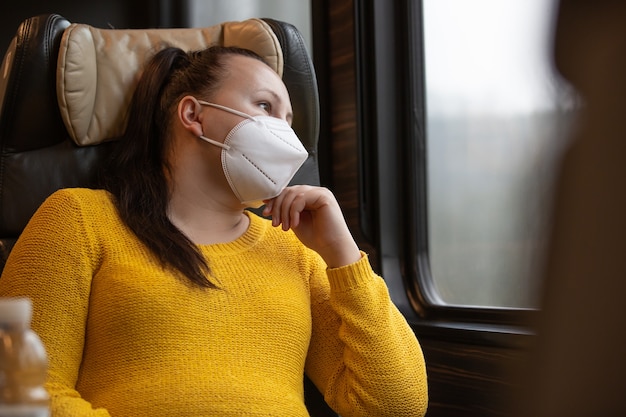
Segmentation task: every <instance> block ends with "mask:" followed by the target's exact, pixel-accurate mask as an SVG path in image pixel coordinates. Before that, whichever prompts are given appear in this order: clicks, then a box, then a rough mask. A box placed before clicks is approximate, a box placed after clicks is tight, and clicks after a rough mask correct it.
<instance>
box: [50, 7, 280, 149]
mask: <svg viewBox="0 0 626 417" xmlns="http://www.w3.org/2000/svg"><path fill="white" fill-rule="evenodd" d="M211 45H223V46H237V47H241V48H246V49H250V50H252V51H254V52H256V53H257V54H259V55H260V56H261V57H263V58H264V60H265V61H266V62H267V63H268V64H269V65H270V67H271V68H272V69H274V70H275V71H276V72H277V73H278V75H280V76H281V77H282V72H283V55H282V50H281V46H280V43H279V41H278V39H277V37H276V35H275V34H274V32H273V31H272V29H271V28H270V26H269V25H268V24H267V23H265V22H264V21H262V20H260V19H248V20H244V21H241V22H226V23H222V24H219V25H216V26H211V27H208V28H185V29H99V28H94V27H92V26H89V25H85V24H71V25H70V26H69V27H68V28H67V29H66V30H65V32H64V33H63V38H62V40H61V46H60V50H59V60H58V66H57V99H58V102H59V108H60V111H61V117H62V119H63V123H64V124H65V126H66V128H67V131H68V133H69V135H70V137H71V138H72V139H73V140H74V142H76V144H77V145H79V146H85V145H94V144H97V143H100V142H102V141H105V140H109V139H113V138H116V137H119V136H121V135H122V134H123V133H124V130H125V128H126V117H127V110H128V107H129V105H130V100H131V97H132V95H133V92H134V91H135V86H136V83H137V81H138V80H139V77H140V75H141V71H142V68H143V66H144V65H145V63H146V62H147V61H148V60H149V59H150V58H151V57H152V56H153V55H154V54H156V53H157V52H158V51H159V50H161V49H163V48H165V47H167V46H175V47H179V48H181V49H183V50H186V51H194V50H200V49H204V48H207V47H209V46H211Z"/></svg>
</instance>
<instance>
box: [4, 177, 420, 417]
mask: <svg viewBox="0 0 626 417" xmlns="http://www.w3.org/2000/svg"><path fill="white" fill-rule="evenodd" d="M249 216H250V220H251V221H250V226H249V229H248V231H247V232H246V233H245V234H244V235H243V236H241V237H240V238H239V239H237V240H236V241H233V242H231V243H227V244H216V245H206V246H201V250H202V252H203V253H204V254H205V255H206V257H207V259H208V261H209V264H210V268H211V271H212V280H213V282H215V283H216V284H217V285H218V286H219V289H203V288H199V287H198V286H195V285H192V284H191V283H190V282H189V281H188V280H187V279H186V278H184V277H182V276H181V275H180V274H179V273H177V272H176V271H173V270H171V269H169V268H164V267H162V266H161V264H160V263H159V262H158V260H157V259H156V258H155V257H154V256H153V255H152V254H151V252H150V251H149V250H148V249H147V248H146V247H145V246H144V245H143V244H142V243H141V242H140V241H139V240H138V239H137V238H136V237H135V235H134V234H133V233H132V232H130V231H129V229H128V228H127V227H126V226H125V225H124V224H123V223H122V221H121V220H120V218H119V217H118V214H117V211H116V209H115V207H114V205H113V203H112V198H111V195H110V194H109V193H107V192H106V191H102V190H87V189H66V190H60V191H58V192H56V193H55V194H53V195H52V196H51V197H49V198H48V200H46V202H45V203H44V204H43V205H42V206H41V207H40V209H39V210H38V211H37V213H36V214H35V216H34V217H33V218H32V219H31V221H30V223H29V225H28V226H27V228H26V230H25V231H24V233H23V234H22V236H21V237H20V239H19V240H18V242H17V244H16V246H15V248H14V249H13V251H12V253H11V255H10V257H9V260H8V262H7V264H6V267H5V270H4V273H3V275H2V278H1V279H0V296H28V297H30V298H31V299H32V300H33V305H34V316H33V328H34V330H35V331H36V332H37V333H38V334H39V335H40V337H41V338H42V340H43V342H44V344H45V346H46V348H47V351H48V355H49V376H48V382H47V389H48V390H49V392H50V394H51V404H52V405H51V408H52V416H53V417H74V416H113V417H122V416H125V417H126V416H127V417H143V416H145V417H157V416H158V417H166V416H185V417H189V416H203V417H208V416H220V417H229V416H281V417H289V416H294V417H296V416H297V417H303V416H307V415H308V414H307V410H306V408H305V405H304V400H303V398H304V397H303V373H304V372H305V371H306V372H307V374H308V375H309V377H310V378H311V380H312V381H313V382H314V383H315V384H316V385H317V386H318V388H319V389H320V390H321V392H322V393H324V395H325V399H326V401H327V402H328V403H329V404H330V406H331V407H333V408H334V409H335V410H336V411H338V412H339V413H340V414H341V415H342V416H343V417H349V416H377V417H380V416H393V417H401V416H420V415H423V414H424V413H425V410H426V404H427V386H426V373H425V367H424V360H423V356H422V353H421V350H420V346H419V344H418V342H417V340H416V338H415V336H414V335H413V333H412V331H411V329H410V328H409V327H408V325H407V323H406V322H405V320H404V318H403V316H402V315H401V314H400V313H399V312H398V310H397V309H396V308H395V307H394V305H393V304H392V303H391V301H390V298H389V296H388V293H387V289H386V286H385V284H384V282H383V280H382V279H381V278H380V277H378V276H376V275H375V274H374V273H373V272H372V270H371V267H370V265H369V263H368V260H367V257H366V256H363V258H362V259H361V260H360V261H358V262H356V263H355V264H352V265H348V266H346V267H342V268H336V269H327V268H326V266H325V264H324V263H323V261H322V260H321V258H320V257H319V256H318V255H317V254H316V253H315V252H313V251H311V250H309V249H307V248H306V247H304V246H303V245H302V244H301V243H300V242H299V241H298V239H297V238H296V237H295V235H294V234H293V233H292V232H284V231H282V230H281V229H280V228H274V227H272V226H271V223H270V222H269V221H267V220H265V219H263V218H261V217H258V216H256V215H254V214H250V215H249Z"/></svg>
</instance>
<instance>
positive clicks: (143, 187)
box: [102, 46, 263, 288]
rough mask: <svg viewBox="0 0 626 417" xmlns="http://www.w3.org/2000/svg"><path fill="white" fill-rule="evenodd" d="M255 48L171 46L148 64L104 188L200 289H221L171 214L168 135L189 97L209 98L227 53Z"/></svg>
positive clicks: (155, 249)
mask: <svg viewBox="0 0 626 417" xmlns="http://www.w3.org/2000/svg"><path fill="white" fill-rule="evenodd" d="M226 55H244V56H249V57H253V58H256V59H258V60H260V61H263V60H262V59H261V58H260V57H259V56H258V55H256V54H255V53H254V52H251V51H248V50H245V49H240V48H234V47H221V46H217V47H211V48H208V49H206V50H202V51H197V52H190V53H187V52H184V51H183V50H181V49H179V48H172V47H168V48H165V49H163V50H161V51H160V52H158V53H157V54H156V55H155V56H154V57H153V58H152V59H151V60H150V62H148V64H147V65H146V67H145V69H144V72H143V75H142V77H141V79H140V80H139V83H138V84H137V87H136V90H135V92H134V94H133V97H132V100H131V103H130V107H129V111H128V125H127V127H126V132H125V133H124V135H123V137H122V138H121V139H120V140H119V141H118V143H117V144H116V145H115V147H114V149H113V152H112V156H111V160H110V162H109V164H107V166H106V168H105V169H106V172H105V173H104V175H103V177H102V179H103V183H102V185H103V188H104V189H106V190H108V191H109V192H111V194H113V196H114V197H115V204H116V206H117V209H118V212H119V215H120V217H121V218H122V220H123V221H124V222H125V223H126V224H127V225H128V227H129V228H130V229H131V230H132V231H133V232H134V233H135V235H137V237H138V238H139V239H140V240H141V241H142V242H143V243H144V244H145V245H146V246H147V247H148V248H149V249H150V250H151V251H152V253H153V254H154V255H155V256H156V257H157V258H158V259H159V261H160V262H161V263H162V265H163V266H164V267H165V266H167V265H169V266H172V267H174V268H175V269H176V270H178V271H179V272H181V273H182V274H183V275H184V276H186V277H187V278H188V279H189V280H191V281H192V282H193V283H195V284H197V285H199V286H200V287H208V288H216V286H215V284H214V283H212V282H211V281H210V280H209V279H208V278H207V277H209V276H210V272H211V271H210V268H209V265H208V263H207V261H206V259H205V258H204V256H203V255H202V253H201V252H200V250H199V249H198V247H197V246H196V245H195V244H194V243H193V242H191V241H190V240H189V239H188V238H187V236H185V235H184V234H183V233H182V232H181V231H180V230H179V229H178V228H177V227H176V226H174V225H173V224H172V223H171V222H170V220H169V218H168V216H167V206H168V201H169V187H168V182H167V176H166V175H167V172H168V171H169V169H170V166H169V164H168V160H167V154H168V146H169V141H168V138H169V137H170V136H171V132H170V130H171V126H170V124H171V121H172V115H173V114H174V109H175V108H176V106H177V105H178V102H179V101H180V99H181V98H182V97H184V96H185V95H187V94H189V95H194V96H196V97H210V95H211V94H212V93H213V91H214V90H216V89H217V88H218V87H219V84H220V81H221V80H222V79H223V78H224V77H225V76H226V69H225V65H224V62H223V61H224V57H225V56H226Z"/></svg>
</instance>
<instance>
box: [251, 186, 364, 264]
mask: <svg viewBox="0 0 626 417" xmlns="http://www.w3.org/2000/svg"><path fill="white" fill-rule="evenodd" d="M263 215H264V216H269V215H271V216H272V225H273V226H274V227H278V226H280V225H281V224H282V228H283V230H289V229H291V230H293V231H294V233H295V234H296V236H297V237H298V239H300V241H301V242H302V243H303V244H305V245H306V246H307V247H309V248H311V249H313V250H314V251H316V252H317V253H319V254H320V256H321V257H322V258H323V259H324V261H325V262H326V265H328V267H330V268H337V267H340V266H344V265H348V264H351V263H353V262H356V261H358V260H359V259H360V258H361V252H360V251H359V248H358V246H357V244H356V242H355V241H354V238H353V237H352V234H351V233H350V230H349V229H348V225H347V224H346V222H345V220H344V217H343V213H342V212H341V208H340V207H339V204H338V203H337V200H336V199H335V196H334V195H333V193H332V192H330V190H328V189H326V188H323V187H312V186H309V185H295V186H291V187H287V188H285V189H284V190H283V191H282V192H281V193H280V194H279V195H278V196H277V197H275V198H273V199H271V200H267V201H265V209H264V210H263Z"/></svg>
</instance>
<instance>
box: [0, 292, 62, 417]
mask: <svg viewBox="0 0 626 417" xmlns="http://www.w3.org/2000/svg"><path fill="white" fill-rule="evenodd" d="M31 317H32V303H31V302H30V300H29V299H27V298H0V417H47V416H49V415H50V406H49V397H48V393H47V392H46V389H45V388H44V382H45V380H46V370H47V366H48V360H47V357H46V350H45V349H44V346H43V344H42V343H41V340H40V339H39V336H37V334H35V332H33V331H32V330H31V328H30V321H31Z"/></svg>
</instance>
